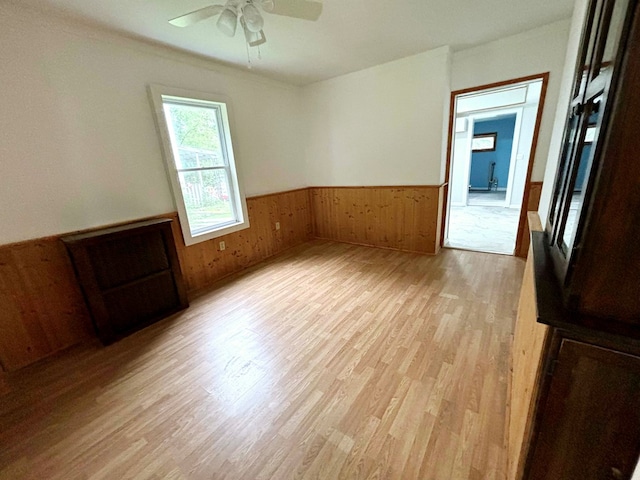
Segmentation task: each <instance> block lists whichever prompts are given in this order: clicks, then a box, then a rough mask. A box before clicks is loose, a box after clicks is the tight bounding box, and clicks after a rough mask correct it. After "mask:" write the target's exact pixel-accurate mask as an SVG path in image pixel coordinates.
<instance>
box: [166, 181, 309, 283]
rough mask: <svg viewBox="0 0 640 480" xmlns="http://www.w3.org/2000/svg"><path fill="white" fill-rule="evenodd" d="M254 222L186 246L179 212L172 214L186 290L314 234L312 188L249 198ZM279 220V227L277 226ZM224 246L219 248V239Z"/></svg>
mask: <svg viewBox="0 0 640 480" xmlns="http://www.w3.org/2000/svg"><path fill="white" fill-rule="evenodd" d="M247 209H248V211H249V222H250V224H251V226H250V227H249V228H247V229H245V230H240V231H239V232H234V233H230V234H229V235H224V236H222V237H218V238H214V239H212V240H208V241H206V242H201V243H197V244H195V245H191V246H189V247H186V246H185V244H184V240H183V238H182V233H181V231H180V224H179V222H178V215H177V214H173V215H172V217H173V218H174V219H175V221H174V222H173V228H174V236H175V239H176V245H177V247H178V256H179V257H180V263H181V265H182V273H183V275H184V278H185V282H186V284H187V290H188V291H189V292H194V291H197V290H202V289H204V288H206V287H208V286H209V285H211V284H212V283H215V282H216V281H218V280H220V279H221V278H223V277H226V276H227V275H230V274H232V273H235V272H238V271H240V270H242V269H244V268H247V267H249V266H251V265H253V264H255V263H258V262H260V261H262V260H264V259H265V258H268V257H271V256H272V255H275V254H276V253H279V252H281V251H283V250H286V249H287V248H290V247H293V246H295V245H299V244H301V243H304V242H307V241H309V240H311V239H312V238H313V230H312V224H311V205H310V202H309V189H308V188H301V189H298V190H291V191H287V192H280V193H274V194H269V195H261V196H258V197H250V198H247ZM276 222H280V230H276V227H275V225H276ZM221 241H224V242H225V250H224V251H220V248H219V245H220V242H221Z"/></svg>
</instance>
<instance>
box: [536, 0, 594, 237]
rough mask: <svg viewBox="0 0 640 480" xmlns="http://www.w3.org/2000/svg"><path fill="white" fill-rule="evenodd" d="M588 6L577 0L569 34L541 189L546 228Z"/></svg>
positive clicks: (582, 0)
mask: <svg viewBox="0 0 640 480" xmlns="http://www.w3.org/2000/svg"><path fill="white" fill-rule="evenodd" d="M587 3H588V0H576V3H575V7H574V10H573V19H572V21H571V32H570V34H569V40H568V44H567V54H566V58H565V64H564V70H563V74H562V82H561V90H560V94H559V96H558V102H557V108H556V111H555V119H554V124H553V136H552V137H551V140H550V144H549V159H548V160H547V168H546V170H545V172H544V183H543V185H542V193H541V195H540V206H539V208H538V214H539V215H540V220H541V221H542V225H543V226H544V225H545V223H546V219H547V216H548V215H549V208H550V202H551V196H552V194H553V182H554V180H555V176H556V169H557V168H558V161H559V159H560V148H561V147H562V136H563V134H564V127H565V122H566V119H567V111H568V108H569V102H570V100H571V88H572V84H573V75H574V72H575V68H576V59H577V58H578V49H579V48H580V39H581V37H582V28H583V27H584V23H585V17H586V12H587Z"/></svg>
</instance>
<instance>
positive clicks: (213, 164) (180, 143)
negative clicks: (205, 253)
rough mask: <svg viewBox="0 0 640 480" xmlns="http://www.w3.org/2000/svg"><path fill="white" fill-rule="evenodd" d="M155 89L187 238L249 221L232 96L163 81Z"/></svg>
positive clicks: (154, 99) (155, 103) (169, 170)
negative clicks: (239, 168)
mask: <svg viewBox="0 0 640 480" xmlns="http://www.w3.org/2000/svg"><path fill="white" fill-rule="evenodd" d="M149 92H150V96H151V101H152V105H153V107H154V112H155V115H156V121H157V123H158V129H159V131H160V137H161V140H162V147H163V153H164V160H165V163H166V167H167V173H168V175H169V180H170V183H171V188H172V191H173V196H174V199H175V203H176V208H177V209H178V217H179V219H180V225H181V227H182V234H183V236H184V241H185V244H186V245H192V244H194V243H198V242H201V241H204V240H209V239H211V238H214V237H219V236H221V235H225V234H227V233H231V232H234V231H237V230H241V229H243V228H247V227H249V219H248V215H247V207H246V202H245V198H244V195H243V194H242V190H241V185H240V182H239V180H238V172H237V169H236V162H235V157H234V154H233V145H232V141H231V127H230V124H231V121H230V112H229V104H228V103H229V102H228V101H227V100H226V99H224V98H223V97H220V96H216V95H208V94H201V93H194V92H187V91H184V90H178V89H173V88H167V87H160V86H150V87H149Z"/></svg>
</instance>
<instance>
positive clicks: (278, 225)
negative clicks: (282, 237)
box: [276, 222, 280, 230]
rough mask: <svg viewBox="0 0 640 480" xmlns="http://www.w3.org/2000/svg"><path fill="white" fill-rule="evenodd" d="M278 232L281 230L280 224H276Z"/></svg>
mask: <svg viewBox="0 0 640 480" xmlns="http://www.w3.org/2000/svg"><path fill="white" fill-rule="evenodd" d="M276 230H280V222H276Z"/></svg>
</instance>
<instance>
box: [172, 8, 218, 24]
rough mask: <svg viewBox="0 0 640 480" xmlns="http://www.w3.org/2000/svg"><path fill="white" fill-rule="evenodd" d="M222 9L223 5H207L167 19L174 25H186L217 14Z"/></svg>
mask: <svg viewBox="0 0 640 480" xmlns="http://www.w3.org/2000/svg"><path fill="white" fill-rule="evenodd" d="M223 9H224V5H209V6H208V7H204V8H201V9H199V10H195V11H193V12H191V13H187V14H186V15H181V16H179V17H176V18H173V19H171V20H169V23H170V24H171V25H175V26H176V27H188V26H190V25H193V24H194V23H197V22H199V21H201V20H206V19H207V18H210V17H213V16H215V15H218V14H219V13H220V12H222V10H223Z"/></svg>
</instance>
